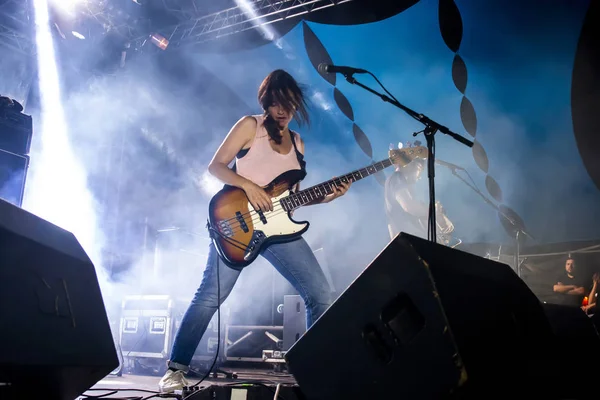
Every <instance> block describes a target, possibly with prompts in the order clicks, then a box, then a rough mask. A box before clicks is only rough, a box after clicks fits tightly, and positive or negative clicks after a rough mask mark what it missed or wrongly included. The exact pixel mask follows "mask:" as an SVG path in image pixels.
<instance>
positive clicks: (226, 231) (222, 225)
mask: <svg viewBox="0 0 600 400" xmlns="http://www.w3.org/2000/svg"><path fill="white" fill-rule="evenodd" d="M217 226H218V227H219V231H220V232H221V234H222V235H224V236H226V237H231V236H233V230H232V229H231V225H230V224H229V222H227V221H219V223H218V224H217Z"/></svg>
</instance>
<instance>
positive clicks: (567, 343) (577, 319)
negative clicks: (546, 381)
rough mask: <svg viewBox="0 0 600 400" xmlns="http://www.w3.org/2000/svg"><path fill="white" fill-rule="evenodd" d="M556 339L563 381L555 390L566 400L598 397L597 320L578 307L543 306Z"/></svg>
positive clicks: (599, 348)
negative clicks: (595, 321)
mask: <svg viewBox="0 0 600 400" xmlns="http://www.w3.org/2000/svg"><path fill="white" fill-rule="evenodd" d="M543 307H544V311H545V312H546V316H547V317H548V320H549V321H550V325H551V326H552V330H553V332H554V335H555V337H556V343H555V347H554V349H553V353H554V354H556V355H557V357H558V359H559V369H560V379H558V380H557V381H556V382H555V384H554V385H553V387H554V390H555V391H556V392H558V393H561V395H562V398H565V399H593V398H597V397H598V385H597V384H596V382H597V380H598V378H599V377H600V365H599V364H598V360H600V335H599V334H598V328H597V327H596V325H595V323H594V320H596V318H597V316H596V315H594V316H593V317H590V316H588V315H587V314H586V313H585V312H583V311H582V310H581V308H580V307H577V306H565V305H559V304H543Z"/></svg>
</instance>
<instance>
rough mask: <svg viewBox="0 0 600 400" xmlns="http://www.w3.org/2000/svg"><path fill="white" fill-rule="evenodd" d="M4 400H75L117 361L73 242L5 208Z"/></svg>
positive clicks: (91, 279)
mask: <svg viewBox="0 0 600 400" xmlns="http://www.w3.org/2000/svg"><path fill="white" fill-rule="evenodd" d="M0 321H2V329H0V398H1V399H13V398H14V399H34V398H35V399H39V398H44V399H53V400H73V399H75V398H76V397H77V396H79V395H81V394H82V393H83V392H84V391H85V390H87V389H89V388H90V387H91V386H93V385H94V384H96V383H97V382H98V381H99V380H100V379H102V378H103V377H105V376H106V375H108V374H109V373H110V372H111V371H113V370H114V369H115V368H117V367H118V365H119V361H118V358H117V353H116V350H115V345H114V341H113V337H112V334H111V331H110V327H109V323H108V318H107V315H106V310H105V308H104V303H103V300H102V295H101V293H100V287H99V284H98V278H97V276H96V271H95V269H94V265H93V264H92V262H91V261H90V259H89V257H88V256H87V255H86V253H85V251H84V250H83V248H82V247H81V245H80V244H79V243H78V241H77V239H76V238H75V236H74V235H73V234H72V233H70V232H68V231H66V230H64V229H61V228H59V227H57V226H55V225H53V224H51V223H49V222H47V221H45V220H43V219H41V218H39V217H37V216H35V215H33V214H30V213H28V212H26V211H24V210H22V209H20V208H18V207H16V206H14V205H12V204H10V203H8V202H5V201H3V200H0Z"/></svg>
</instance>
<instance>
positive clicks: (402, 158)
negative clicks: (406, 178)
mask: <svg viewBox="0 0 600 400" xmlns="http://www.w3.org/2000/svg"><path fill="white" fill-rule="evenodd" d="M427 154H428V152H427V147H424V146H413V147H406V148H403V149H393V150H390V152H389V157H390V159H391V160H392V163H393V164H394V165H396V166H400V167H403V166H405V165H407V164H408V163H410V162H411V161H412V160H414V159H415V158H422V159H427Z"/></svg>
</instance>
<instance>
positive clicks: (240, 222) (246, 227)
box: [235, 211, 250, 233]
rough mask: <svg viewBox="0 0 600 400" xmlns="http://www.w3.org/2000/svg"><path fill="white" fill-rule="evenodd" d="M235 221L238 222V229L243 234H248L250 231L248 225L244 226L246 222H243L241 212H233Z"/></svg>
mask: <svg viewBox="0 0 600 400" xmlns="http://www.w3.org/2000/svg"><path fill="white" fill-rule="evenodd" d="M235 219H237V221H238V222H239V224H240V228H242V230H243V231H244V233H248V231H250V229H248V225H246V221H245V220H244V217H243V216H242V213H241V212H239V211H236V212H235Z"/></svg>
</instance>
